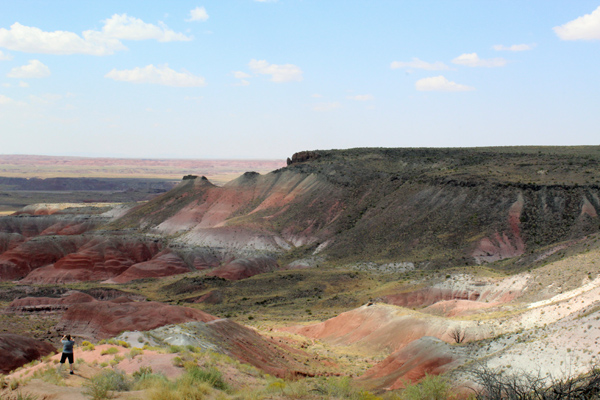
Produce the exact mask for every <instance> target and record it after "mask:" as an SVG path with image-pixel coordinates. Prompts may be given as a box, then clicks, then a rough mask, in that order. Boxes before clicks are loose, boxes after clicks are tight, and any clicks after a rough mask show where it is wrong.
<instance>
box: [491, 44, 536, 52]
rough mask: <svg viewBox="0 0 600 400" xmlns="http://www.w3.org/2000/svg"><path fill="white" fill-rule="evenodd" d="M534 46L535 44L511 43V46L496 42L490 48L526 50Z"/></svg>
mask: <svg viewBox="0 0 600 400" xmlns="http://www.w3.org/2000/svg"><path fill="white" fill-rule="evenodd" d="M535 46H536V45H535V44H513V45H511V46H504V45H502V44H496V45H494V46H492V48H493V49H494V50H496V51H527V50H532V49H533V48H534V47H535Z"/></svg>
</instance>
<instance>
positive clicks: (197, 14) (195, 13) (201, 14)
mask: <svg viewBox="0 0 600 400" xmlns="http://www.w3.org/2000/svg"><path fill="white" fill-rule="evenodd" d="M206 20H208V13H207V12H206V8H204V7H196V8H194V9H193V10H191V11H190V17H189V18H188V19H186V21H188V22H192V21H200V22H204V21H206Z"/></svg>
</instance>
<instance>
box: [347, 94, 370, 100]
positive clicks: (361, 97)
mask: <svg viewBox="0 0 600 400" xmlns="http://www.w3.org/2000/svg"><path fill="white" fill-rule="evenodd" d="M346 98H347V99H348V100H356V101H369V100H373V99H374V97H373V95H372V94H357V95H356V96H347V97H346Z"/></svg>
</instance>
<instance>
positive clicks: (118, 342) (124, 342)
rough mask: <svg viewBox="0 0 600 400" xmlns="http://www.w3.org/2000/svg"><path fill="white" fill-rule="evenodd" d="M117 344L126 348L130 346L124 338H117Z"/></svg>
mask: <svg viewBox="0 0 600 400" xmlns="http://www.w3.org/2000/svg"><path fill="white" fill-rule="evenodd" d="M117 344H118V345H119V346H121V347H125V348H126V349H128V348H130V347H131V345H130V344H129V343H128V342H126V341H124V340H117Z"/></svg>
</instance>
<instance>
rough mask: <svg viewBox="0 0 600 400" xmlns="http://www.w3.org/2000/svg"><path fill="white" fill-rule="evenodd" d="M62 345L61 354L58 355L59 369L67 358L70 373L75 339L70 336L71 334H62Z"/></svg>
mask: <svg viewBox="0 0 600 400" xmlns="http://www.w3.org/2000/svg"><path fill="white" fill-rule="evenodd" d="M60 342H61V343H62V345H63V351H62V356H61V357H60V367H59V368H60V369H62V366H63V364H64V363H65V360H69V366H70V367H71V372H69V373H70V374H71V375H73V374H74V372H73V361H74V360H73V346H74V345H75V341H74V340H73V339H72V338H71V335H64V336H63V337H62V339H61V341H60Z"/></svg>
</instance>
